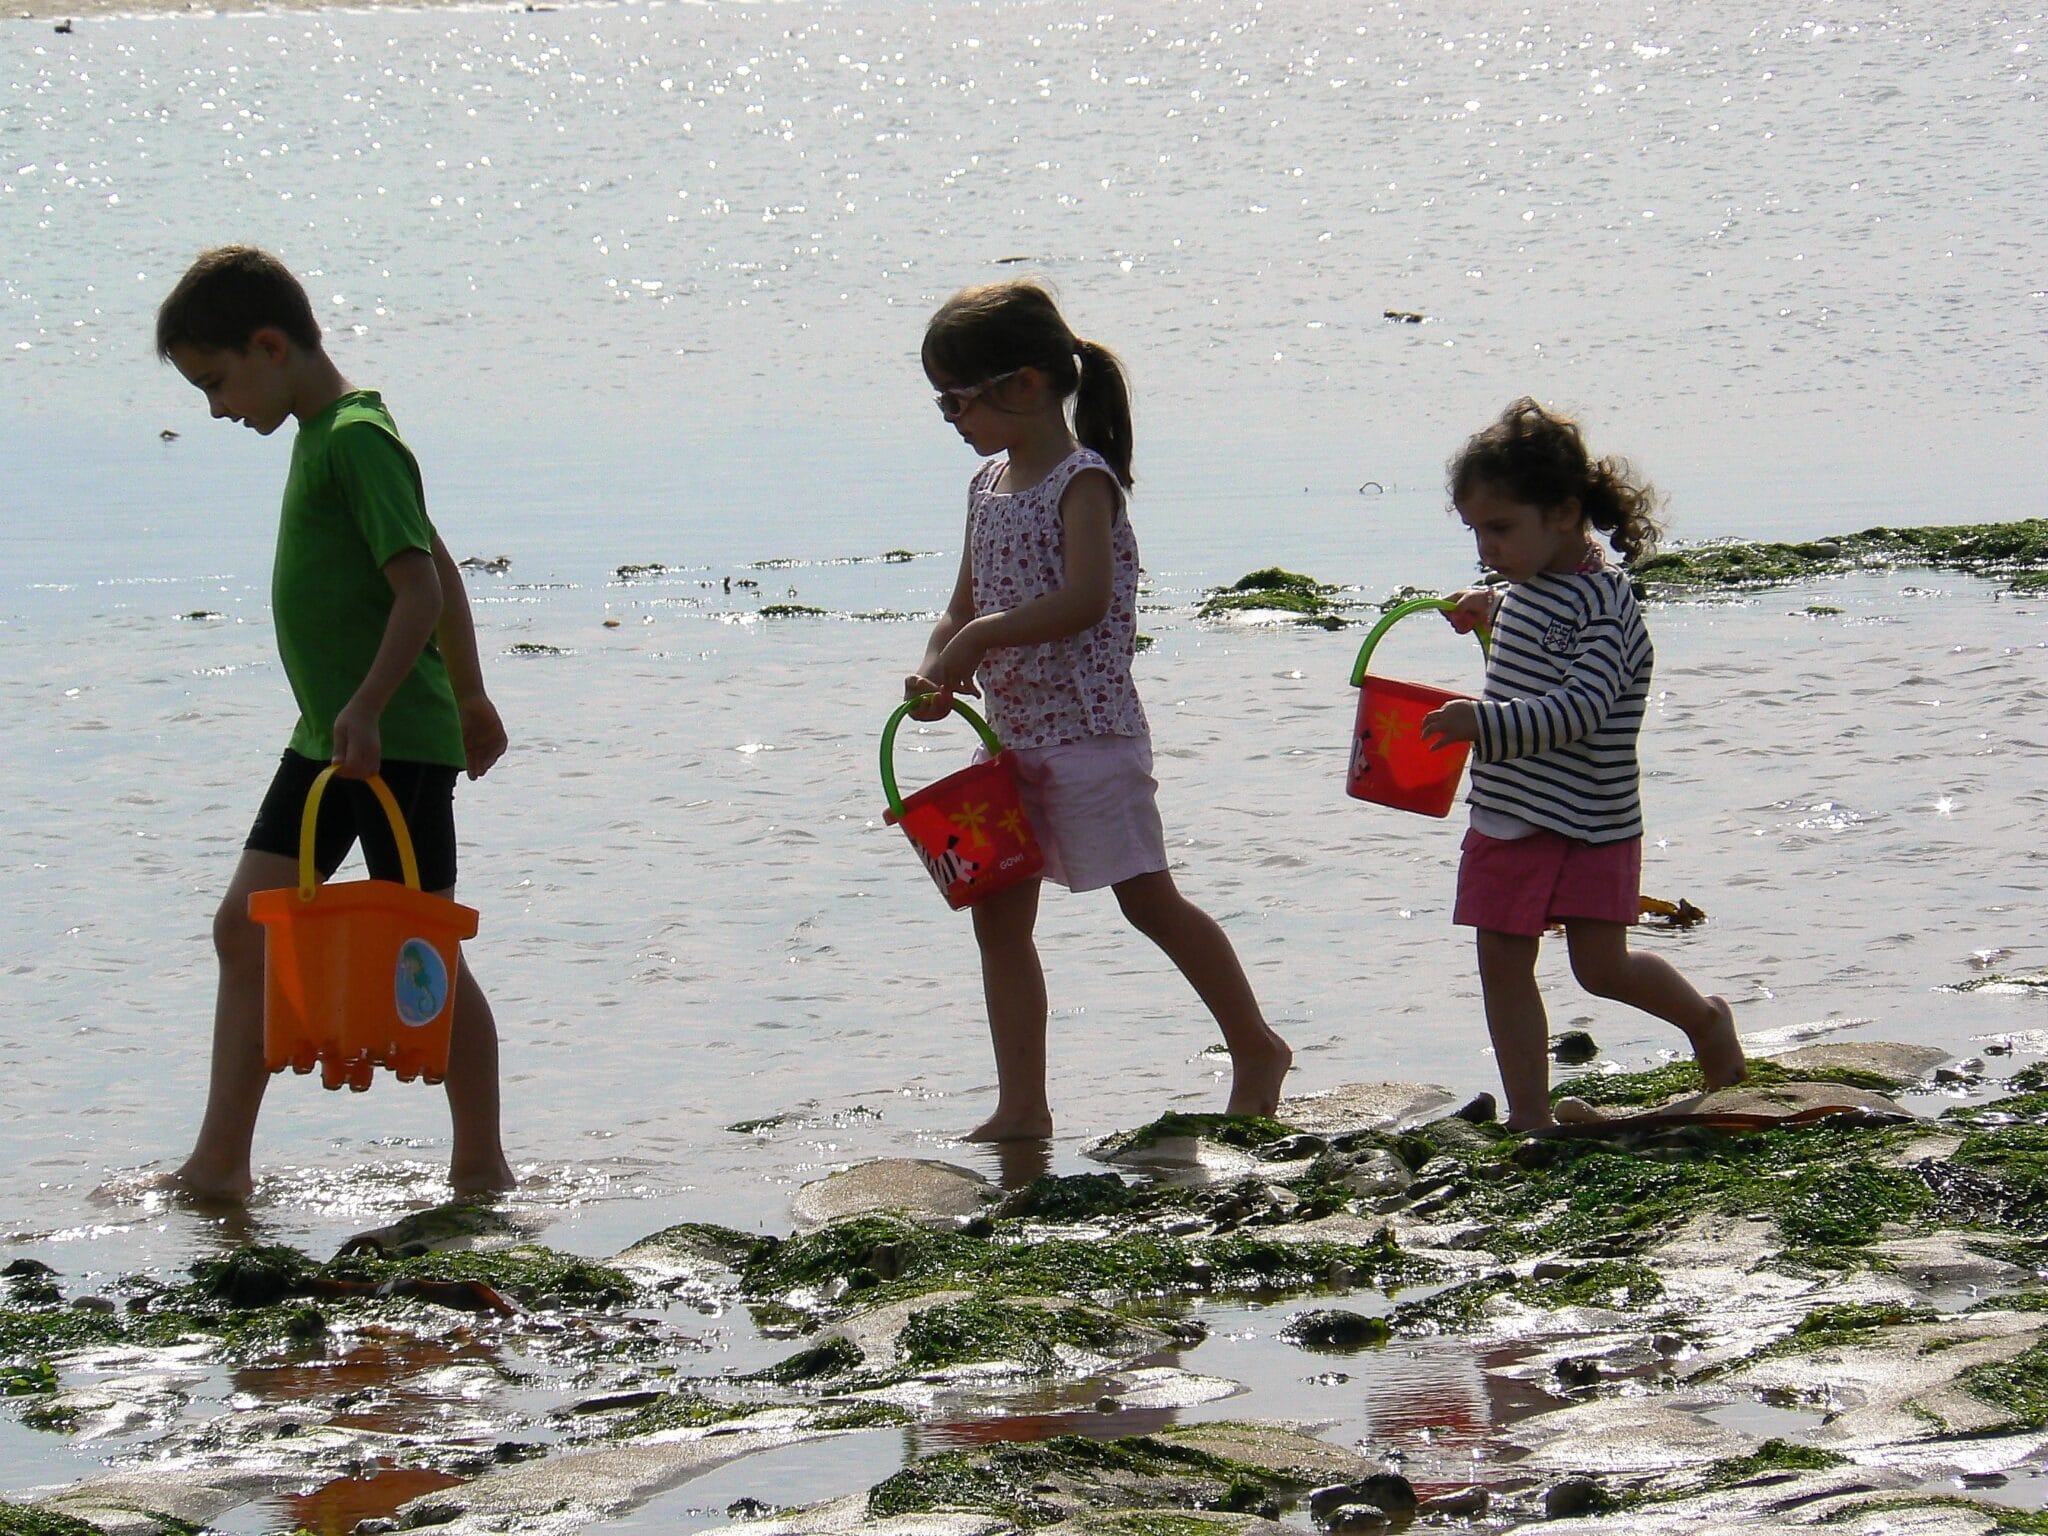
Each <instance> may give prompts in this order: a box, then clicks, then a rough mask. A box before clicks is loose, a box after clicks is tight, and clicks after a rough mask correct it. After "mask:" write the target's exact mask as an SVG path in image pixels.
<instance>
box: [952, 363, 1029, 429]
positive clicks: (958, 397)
mask: <svg viewBox="0 0 2048 1536" xmlns="http://www.w3.org/2000/svg"><path fill="white" fill-rule="evenodd" d="M1023 371H1024V370H1023V369H1021V368H1012V369H1011V370H1010V371H1009V372H1008V373H999V374H997V375H996V376H995V377H994V378H992V379H983V380H982V381H981V382H980V383H979V384H962V385H960V386H959V387H958V388H957V389H942V390H940V391H939V392H938V393H937V394H936V395H933V396H932V404H934V405H936V406H937V407H938V408H939V414H940V415H941V416H943V417H945V418H946V420H948V421H958V420H959V419H960V418H961V417H962V416H965V415H966V414H967V407H969V406H970V405H972V404H974V402H975V400H976V399H977V398H979V397H980V396H981V395H982V394H984V393H985V392H986V391H988V390H991V389H994V388H995V387H996V386H997V385H998V384H1001V383H1003V382H1004V381H1005V380H1008V379H1014V378H1015V377H1017V375H1018V374H1020V373H1022V372H1023Z"/></svg>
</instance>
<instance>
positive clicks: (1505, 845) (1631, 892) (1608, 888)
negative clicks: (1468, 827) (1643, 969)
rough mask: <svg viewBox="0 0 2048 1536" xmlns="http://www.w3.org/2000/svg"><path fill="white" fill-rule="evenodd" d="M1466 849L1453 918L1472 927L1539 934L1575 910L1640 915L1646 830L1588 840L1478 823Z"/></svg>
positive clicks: (1604, 916)
mask: <svg viewBox="0 0 2048 1536" xmlns="http://www.w3.org/2000/svg"><path fill="white" fill-rule="evenodd" d="M1464 850H1465V852H1464V856H1463V857H1462V858H1460V859H1459V860H1458V904H1457V907H1456V909H1455V910H1454V911H1453V912H1452V914H1451V921H1452V922H1455V923H1463V924H1464V925H1465V926H1466V927H1468V928H1487V929H1491V930H1492V931H1493V932H1495V933H1513V934H1520V935H1523V936H1524V937H1527V938H1538V937H1541V935H1542V933H1543V930H1544V929H1545V928H1547V927H1548V926H1550V924H1552V923H1557V922H1569V921H1570V920H1572V919H1573V918H1590V919H1592V920H1593V921H1595V922H1602V923H1633V922H1635V921H1636V919H1637V918H1639V917H1640V916H1641V915H1642V894H1643V840H1642V839H1641V838H1640V837H1632V838H1629V839H1628V840H1627V841H1626V842H1620V843H1582V842H1579V841H1578V840H1577V839H1576V838H1570V837H1564V836H1561V835H1559V834H1558V833H1556V832H1531V833H1530V834H1529V835H1528V836H1527V837H1514V838H1499V837H1488V836H1487V835H1486V834H1485V833H1484V832H1481V831H1478V830H1476V829H1475V830H1473V831H1470V832H1467V833H1466V834H1465V842H1464Z"/></svg>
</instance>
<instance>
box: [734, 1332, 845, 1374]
mask: <svg viewBox="0 0 2048 1536" xmlns="http://www.w3.org/2000/svg"><path fill="white" fill-rule="evenodd" d="M866 1358H867V1357H866V1356H865V1355H863V1354H862V1353H861V1350H860V1346H859V1345H858V1344H856V1343H854V1342H853V1340H851V1339H849V1338H844V1337H841V1336H838V1335H834V1336H833V1337H832V1338H829V1339H827V1340H825V1341H824V1342H823V1343H822V1344H815V1345H813V1346H811V1348H809V1349H800V1350H798V1351H797V1352H796V1353H795V1354H793V1355H791V1356H789V1358H788V1359H786V1360H778V1361H776V1363H775V1364H773V1365H771V1366H768V1367H766V1368H765V1369H763V1370H758V1371H753V1372H750V1373H749V1374H747V1375H745V1376H742V1377H741V1378H740V1380H742V1381H773V1382H779V1383H781V1384H782V1385H784V1386H793V1385H795V1384H796V1383H797V1382H802V1381H816V1380H817V1379H818V1378H819V1377H821V1376H844V1375H846V1374H847V1373H848V1372H849V1371H855V1370H858V1369H860V1365H861V1362H862V1361H863V1360H864V1359H866Z"/></svg>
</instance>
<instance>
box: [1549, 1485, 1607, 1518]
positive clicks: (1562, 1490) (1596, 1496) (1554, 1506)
mask: <svg viewBox="0 0 2048 1536" xmlns="http://www.w3.org/2000/svg"><path fill="white" fill-rule="evenodd" d="M1613 1507H1614V1496H1613V1495H1612V1494H1610V1493H1609V1492H1608V1491H1607V1490H1606V1489H1605V1488H1602V1487H1601V1486H1600V1484H1599V1483H1598V1482H1597V1481H1595V1480H1594V1479H1593V1478H1590V1477H1568V1478H1566V1479H1565V1480H1564V1481H1563V1482H1561V1483H1553V1484H1552V1485H1551V1486H1550V1487H1548V1488H1546V1489H1545V1490H1544V1491H1543V1518H1544V1519H1546V1520H1567V1519H1570V1518H1571V1517H1572V1516H1573V1515H1591V1514H1599V1513H1601V1512H1602V1511H1605V1510H1608V1509H1612V1508H1613Z"/></svg>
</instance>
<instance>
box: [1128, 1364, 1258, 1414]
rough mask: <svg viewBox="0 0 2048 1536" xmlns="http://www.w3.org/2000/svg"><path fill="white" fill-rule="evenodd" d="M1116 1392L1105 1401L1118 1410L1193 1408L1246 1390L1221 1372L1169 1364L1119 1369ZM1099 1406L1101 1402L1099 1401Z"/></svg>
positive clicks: (1219, 1400)
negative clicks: (1209, 1373)
mask: <svg viewBox="0 0 2048 1536" xmlns="http://www.w3.org/2000/svg"><path fill="white" fill-rule="evenodd" d="M1116 1379H1117V1382H1118V1383H1119V1389H1118V1392H1117V1395H1116V1396H1115V1397H1113V1398H1109V1399H1106V1401H1108V1402H1111V1403H1113V1404H1115V1411H1118V1412H1121V1411H1123V1410H1125V1409H1138V1408H1150V1409H1161V1408H1176V1409H1177V1408H1194V1407H1199V1406H1200V1405H1201V1404H1203V1403H1216V1402H1221V1401H1222V1400H1223V1399H1225V1398H1228V1397H1235V1396H1236V1395H1237V1394H1238V1393H1240V1392H1242V1391H1243V1390H1244V1388H1243V1387H1241V1386H1239V1385H1238V1384H1237V1383H1236V1382H1234V1381H1229V1380H1226V1379H1225V1378H1224V1377H1221V1376H1204V1375H1202V1374H1200V1373H1199V1372H1196V1371H1183V1370H1178V1369H1176V1368H1175V1367H1173V1366H1170V1365H1147V1366H1140V1367H1139V1368H1137V1369H1136V1370H1130V1371H1120V1372H1118V1373H1117V1377H1116ZM1096 1406H1097V1407H1098V1408H1099V1407H1100V1406H1101V1404H1099V1403H1098V1404H1097V1405H1096Z"/></svg>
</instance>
